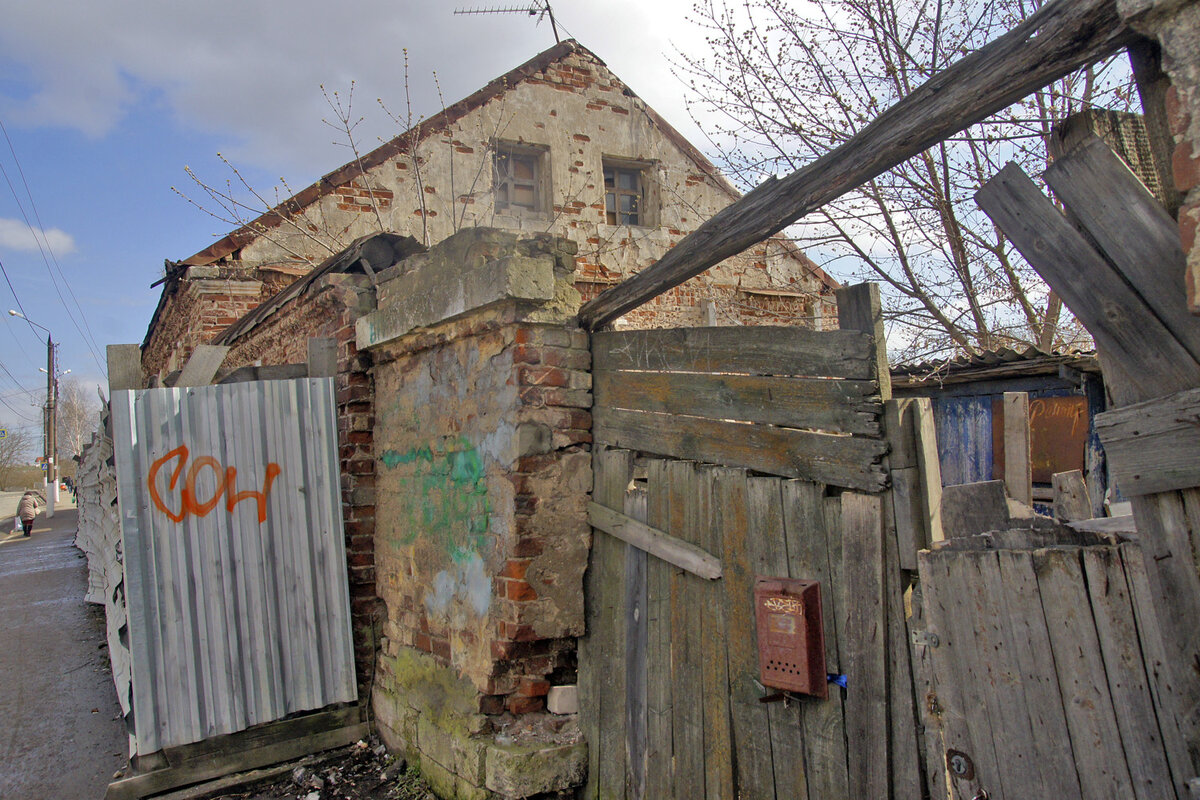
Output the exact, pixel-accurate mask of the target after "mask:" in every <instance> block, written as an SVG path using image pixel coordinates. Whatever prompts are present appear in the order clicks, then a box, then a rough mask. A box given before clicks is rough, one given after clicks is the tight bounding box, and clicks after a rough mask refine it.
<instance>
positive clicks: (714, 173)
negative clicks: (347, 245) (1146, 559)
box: [160, 39, 840, 288]
mask: <svg viewBox="0 0 1200 800" xmlns="http://www.w3.org/2000/svg"><path fill="white" fill-rule="evenodd" d="M576 53H577V54H580V55H582V56H584V57H586V58H588V59H590V60H592V61H594V62H596V64H598V65H599V66H602V67H605V68H607V66H608V65H607V64H605V63H604V61H603V60H602V59H601V58H600V57H599V56H597V55H596V54H595V53H593V52H592V51H590V50H588V49H587V48H586V47H584V46H583V45H581V44H579V42H577V41H575V40H574V39H567V40H566V41H563V42H560V43H559V44H556V45H555V46H554V47H551V48H549V49H548V50H544V51H543V52H541V53H539V54H538V55H536V56H534V57H533V58H531V59H529V60H528V61H526V62H525V63H524V64H522V65H521V66H519V67H517V68H516V69H513V70H511V71H509V72H507V73H505V74H504V75H501V76H500V77H498V78H496V79H494V80H492V81H491V82H489V83H488V84H487V85H486V86H484V87H483V88H482V89H480V90H478V91H477V92H475V93H474V94H471V95H469V96H468V97H465V98H463V99H462V100H459V101H458V102H457V103H454V104H453V105H451V106H449V107H447V108H445V109H443V110H442V111H441V112H440V113H438V114H435V115H434V116H432V117H430V118H429V119H426V120H422V121H421V122H418V123H417V124H416V125H414V126H413V127H412V128H410V129H409V130H407V131H405V132H403V133H401V134H399V135H398V136H396V137H394V138H392V139H391V140H390V141H388V142H386V143H384V144H382V145H380V146H379V147H377V148H375V149H374V150H372V151H371V152H369V153H367V154H366V155H364V156H363V157H362V158H361V159H359V160H357V161H352V162H350V163H347V164H345V165H343V166H341V167H339V168H338V169H336V170H334V171H333V172H330V173H328V174H327V175H324V176H322V177H321V178H320V179H319V180H317V181H316V182H315V183H313V184H312V185H310V186H308V187H307V188H305V189H302V190H301V191H299V192H297V193H296V194H294V195H292V196H291V197H290V198H288V199H287V200H285V201H283V202H282V203H280V204H279V205H277V206H276V207H275V208H273V209H271V210H270V211H267V212H265V213H263V214H261V215H259V216H258V217H257V218H255V219H253V220H251V221H250V222H248V223H246V224H245V225H243V226H242V227H240V228H238V229H237V230H235V231H233V232H232V233H230V234H228V235H227V236H225V237H224V238H222V239H220V240H219V241H217V242H215V243H213V244H212V245H210V246H208V247H206V248H204V249H203V250H201V251H200V252H198V253H196V254H195V255H192V256H190V257H188V258H185V259H183V260H182V261H179V262H176V263H175V264H174V265H171V266H169V267H168V271H167V275H166V277H165V278H164V280H166V281H169V280H170V279H172V278H174V277H176V276H177V275H178V274H180V273H182V272H183V271H185V270H186V269H187V268H188V267H190V266H203V265H207V264H212V263H214V262H216V261H219V260H221V259H222V258H225V257H226V256H229V255H231V254H233V253H234V252H236V251H237V250H238V249H240V248H242V247H244V246H246V245H248V244H250V243H251V242H253V241H254V240H255V239H257V238H258V236H259V233H258V232H261V231H262V230H263V229H265V228H274V227H277V226H278V225H280V224H281V222H282V220H283V216H284V215H285V214H295V213H297V212H299V211H301V210H302V209H304V208H307V207H309V206H311V205H312V204H313V203H315V202H317V201H318V200H319V199H320V198H321V197H323V196H325V195H328V194H330V193H331V192H333V191H334V190H335V189H337V188H339V187H341V186H344V185H346V184H348V183H350V182H351V181H353V180H354V179H355V178H357V177H359V176H360V175H361V174H362V172H363V171H365V170H369V169H372V168H374V167H377V166H379V165H380V164H383V163H386V162H387V161H388V160H389V159H392V158H394V157H396V156H398V155H401V154H403V153H404V152H406V149H411V148H412V147H413V146H414V144H415V143H417V142H421V141H423V140H424V139H425V138H426V137H428V136H429V135H430V134H432V133H434V132H436V131H438V130H443V129H445V127H446V126H448V125H451V124H453V123H454V122H456V121H458V120H459V119H461V118H463V117H465V116H466V115H467V114H469V113H470V112H472V111H475V110H476V109H479V108H481V107H483V106H484V105H486V104H487V103H488V102H489V101H491V100H493V99H494V98H496V97H499V96H500V95H502V94H503V93H505V92H507V91H508V90H510V89H512V88H513V87H514V86H516V85H517V84H519V83H522V82H524V81H526V80H528V79H529V78H532V77H534V76H536V75H537V74H538V73H540V72H543V71H545V70H546V69H547V68H548V67H550V66H551V65H553V64H554V63H556V62H558V61H561V60H563V59H564V58H566V57H568V56H570V55H572V54H576ZM615 77H616V76H614V78H615ZM617 81H618V83H620V85H621V86H622V88H623V89H624V92H625V94H626V95H628V96H629V97H632V98H634V99H637V100H639V101H640V103H639V105H640V107H641V109H642V111H643V113H644V114H645V115H646V117H647V119H649V120H650V122H651V124H652V125H654V126H655V127H656V128H657V129H658V130H659V131H660V132H661V133H662V134H663V136H664V137H665V138H666V139H667V140H668V141H670V142H671V143H672V144H674V145H675V147H677V148H678V149H679V150H680V151H681V152H682V153H683V154H684V155H686V156H687V157H688V159H689V160H690V161H692V162H693V163H694V164H695V166H696V168H697V169H698V170H700V172H702V173H703V174H704V175H705V176H706V177H708V178H710V179H711V180H712V181H713V183H714V184H715V185H716V186H717V187H719V188H720V189H721V190H722V191H724V192H725V193H726V194H728V195H729V197H730V199H731V200H736V199H738V198H739V197H741V192H739V191H738V190H737V189H736V188H735V187H734V186H733V184H732V183H730V182H729V180H728V179H727V178H726V177H725V176H724V175H722V174H721V172H720V170H718V169H717V167H716V166H715V165H714V164H713V163H712V162H711V161H709V160H708V158H707V157H705V155H704V154H703V153H701V152H700V150H698V149H697V148H696V146H695V145H693V144H692V143H691V142H689V141H688V140H687V138H686V137H684V135H683V134H681V133H680V132H679V131H677V130H676V129H675V128H674V127H672V126H671V124H670V123H669V122H667V121H666V120H665V119H663V118H662V117H661V116H660V115H659V114H658V112H656V111H655V110H654V109H652V108H650V106H649V105H647V104H646V102H645V101H642V100H641V98H639V97H638V96H637V95H636V94H635V93H634V92H633V91H632V90H631V89H629V87H628V86H626V85H625V83H624V81H621V80H620V79H619V78H617ZM778 241H780V242H782V243H784V244H785V246H786V245H790V244H791V243H790V242H788V241H787V240H785V239H779V240H778ZM787 249H788V251H789V253H790V254H791V255H793V256H795V257H797V258H799V259H800V260H801V261H802V262H803V263H804V265H805V267H806V268H808V269H809V270H810V271H811V272H812V274H813V275H814V276H815V277H816V278H817V279H818V280H819V281H820V282H821V283H823V284H825V285H826V286H828V287H831V288H836V287H837V286H839V285H840V284H839V283H838V282H837V281H835V280H834V279H833V278H832V277H830V276H829V274H828V273H826V272H825V271H824V270H823V269H821V268H820V267H819V266H817V265H816V264H815V263H813V262H812V261H811V260H810V259H809V258H808V257H807V256H805V255H804V253H803V252H802V251H800V250H799V248H796V247H794V246H791V247H788V248H787ZM160 282H161V281H160Z"/></svg>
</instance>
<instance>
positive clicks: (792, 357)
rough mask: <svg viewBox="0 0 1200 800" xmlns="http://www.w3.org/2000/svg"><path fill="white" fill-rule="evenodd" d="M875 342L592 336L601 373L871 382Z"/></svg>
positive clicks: (767, 333) (715, 335) (721, 334)
mask: <svg viewBox="0 0 1200 800" xmlns="http://www.w3.org/2000/svg"><path fill="white" fill-rule="evenodd" d="M871 352H872V351H871V341H870V339H869V338H868V337H867V336H864V335H862V334H861V333H857V332H854V331H813V330H808V329H806V328H797V327H786V328H784V327H768V326H746V327H733V328H730V327H724V328H669V329H664V330H639V331H603V332H599V333H596V334H593V336H592V368H593V369H595V370H597V371H607V372H615V371H618V370H645V371H651V372H701V373H707V372H728V373H745V374H748V375H797V376H806V377H813V378H848V379H851V380H870V379H871V363H870V360H869V359H870V358H871Z"/></svg>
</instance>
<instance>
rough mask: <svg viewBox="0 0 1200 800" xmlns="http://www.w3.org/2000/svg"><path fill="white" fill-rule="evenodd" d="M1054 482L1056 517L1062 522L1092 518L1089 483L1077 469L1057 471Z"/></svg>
mask: <svg viewBox="0 0 1200 800" xmlns="http://www.w3.org/2000/svg"><path fill="white" fill-rule="evenodd" d="M1051 481H1052V482H1053V484H1054V518H1055V519H1056V520H1058V521H1060V522H1076V521H1078V520H1081V519H1091V518H1092V503H1091V500H1089V499H1088V490H1087V483H1086V482H1085V481H1084V479H1083V473H1082V472H1080V471H1079V470H1077V469H1073V470H1071V471H1070V472H1056V473H1054V476H1053V477H1052V478H1051Z"/></svg>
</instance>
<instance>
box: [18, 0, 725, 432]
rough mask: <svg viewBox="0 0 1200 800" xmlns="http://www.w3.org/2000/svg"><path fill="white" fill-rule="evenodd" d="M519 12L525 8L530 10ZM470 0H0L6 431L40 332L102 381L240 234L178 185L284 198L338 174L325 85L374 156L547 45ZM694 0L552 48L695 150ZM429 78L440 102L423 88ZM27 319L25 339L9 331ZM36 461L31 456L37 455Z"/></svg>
mask: <svg viewBox="0 0 1200 800" xmlns="http://www.w3.org/2000/svg"><path fill="white" fill-rule="evenodd" d="M514 5H515V6H518V7H525V5H526V1H525V0H516V2H515V3H514ZM488 6H492V7H497V6H496V3H495V0H493V1H492V2H487V1H486V0H485V1H484V2H479V3H473V2H470V0H459V2H458V3H457V4H456V3H455V2H447V3H443V2H439V0H342V2H329V0H205V2H200V3H182V2H174V1H173V0H105V1H104V2H83V0H39V2H29V0H0V125H2V126H3V131H2V132H0V265H3V268H4V269H3V273H4V274H3V275H2V276H0V298H2V299H0V320H2V321H0V366H2V369H0V427H7V428H9V429H26V430H28V431H29V432H30V433H32V434H34V435H36V436H37V437H38V440H39V441H40V436H41V411H40V406H41V404H42V402H43V399H44V392H45V389H46V375H45V374H44V373H42V372H39V371H38V368H39V367H42V368H43V369H44V368H45V364H46V330H45V329H49V331H50V332H51V333H52V335H53V339H54V341H55V342H56V343H58V345H59V347H58V370H59V371H60V372H61V371H64V370H68V369H69V370H70V371H71V372H70V375H69V376H67V378H68V379H79V380H80V381H82V382H83V383H85V384H87V385H89V386H94V385H103V384H104V381H105V379H104V370H103V365H104V358H105V350H104V348H105V345H108V344H120V343H134V342H136V343H140V342H141V341H142V339H143V337H144V336H145V333H146V327H147V325H148V323H149V321H150V316H151V314H152V313H153V311H154V307H155V304H156V302H157V299H158V296H159V289H158V288H151V286H150V284H152V283H153V282H154V281H156V280H158V278H159V277H161V275H162V271H163V262H164V260H166V259H170V260H172V261H174V260H178V259H182V258H186V257H187V256H189V255H191V254H193V253H195V252H197V251H199V250H201V249H203V248H204V247H207V246H208V245H209V244H211V243H212V242H213V241H214V240H215V239H217V238H220V237H221V236H223V235H224V234H226V233H228V232H229V230H230V229H231V227H232V226H230V225H228V224H225V223H223V222H221V221H219V220H216V219H214V218H212V217H211V216H208V215H206V214H205V213H204V212H203V211H202V210H200V209H198V208H196V207H195V206H193V205H190V204H189V203H188V202H187V201H186V200H184V199H183V198H181V197H180V196H179V195H178V194H177V193H176V192H175V191H173V190H172V187H177V188H178V189H180V190H181V191H183V192H184V193H185V194H189V195H192V196H195V195H197V194H198V190H197V189H196V187H195V186H194V185H193V184H192V183H191V179H190V178H189V177H188V176H187V174H186V173H185V171H184V169H185V167H190V168H191V169H192V170H193V171H194V172H195V173H196V174H197V175H199V176H200V177H201V178H202V179H204V180H207V181H211V182H216V183H223V182H224V181H225V180H226V179H227V178H231V177H232V175H231V174H230V173H229V171H228V168H227V167H225V166H224V165H223V164H222V162H221V160H220V159H218V157H217V155H216V154H217V153H222V154H223V155H224V156H225V157H227V158H228V159H229V160H230V161H231V162H232V163H234V164H235V165H237V167H238V168H239V169H240V170H241V171H242V172H243V174H245V175H246V177H247V178H248V180H249V181H250V183H251V184H252V185H255V186H257V187H261V188H264V189H267V190H270V189H272V188H273V187H274V186H275V185H277V184H278V183H279V180H280V178H281V177H282V178H285V179H286V180H287V183H288V185H290V186H291V187H293V188H294V189H299V188H301V187H304V186H307V185H309V184H310V183H312V182H313V181H314V180H316V179H317V178H318V177H319V176H321V175H322V174H324V173H327V172H329V171H331V170H333V169H335V168H336V167H338V166H341V165H342V164H343V163H345V162H346V161H347V160H349V154H348V151H347V150H346V149H345V147H343V146H338V145H335V144H334V143H333V140H334V139H335V138H336V134H335V133H334V131H332V130H331V129H330V128H328V127H327V126H325V125H324V124H322V119H323V118H330V110H329V108H328V106H327V105H326V104H325V103H326V101H325V99H324V98H323V96H322V93H321V89H320V86H321V85H322V84H323V85H324V86H325V87H326V90H327V91H338V92H339V95H340V96H341V97H343V98H344V97H345V96H346V93H347V91H348V90H349V88H350V85H351V81H354V82H355V86H354V94H353V103H354V109H355V116H356V117H357V116H359V115H362V116H363V117H364V120H363V122H362V123H361V126H360V127H359V129H357V130H356V131H355V134H356V136H357V137H358V138H359V140H360V141H361V142H363V143H364V144H365V145H366V149H371V148H372V147H374V146H375V145H377V144H378V143H379V140H380V137H382V138H384V139H387V138H390V137H391V136H393V135H394V134H395V133H396V132H397V130H396V126H395V125H394V124H393V123H392V122H391V120H389V119H388V117H387V116H386V114H385V113H384V112H383V111H382V110H381V109H380V107H379V105H378V103H377V102H376V98H382V99H383V100H384V102H385V103H387V105H388V106H389V107H390V108H391V109H392V111H393V112H399V113H401V114H404V113H405V112H404V108H405V98H406V93H405V77H404V75H405V68H404V67H405V58H406V51H407V60H408V71H409V79H408V87H409V91H410V93H411V96H412V106H413V109H412V110H413V115H414V117H416V116H431V115H433V114H434V113H436V112H437V111H439V110H440V108H441V101H440V100H439V99H438V93H437V91H438V90H437V85H440V88H441V93H442V96H443V97H444V99H445V103H446V104H447V105H448V104H450V103H452V102H454V101H456V100H458V99H460V98H462V97H465V96H466V95H468V94H470V93H471V92H473V91H475V90H476V89H478V88H480V87H482V86H483V85H484V84H486V83H487V82H488V81H489V80H491V79H492V78H495V77H497V76H499V75H501V74H503V73H505V72H507V71H508V70H510V69H512V68H513V67H515V66H517V65H519V64H521V63H523V62H524V61H526V60H528V59H529V58H531V57H533V56H534V55H536V54H537V53H539V52H541V51H542V50H544V49H546V48H548V47H551V46H552V45H553V44H554V36H553V33H552V31H551V28H550V25H549V22H548V21H543V22H541V23H540V24H539V23H538V22H537V19H536V18H531V17H530V16H528V15H526V14H521V13H518V14H489V15H454V14H453V11H454V10H455V9H456V8H486V7H488ZM690 8H691V0H652V2H650V1H648V0H604V2H600V1H599V0H559V1H558V2H555V3H554V11H555V17H556V19H557V20H558V22H559V23H560V35H562V37H563V38H568V37H573V38H576V39H578V40H579V41H580V42H581V43H582V44H584V45H585V46H587V47H588V48H589V49H591V50H592V51H593V52H595V53H596V54H597V55H598V56H599V57H600V58H601V59H603V60H604V61H605V62H606V63H607V64H608V65H609V67H610V68H611V69H612V70H613V71H614V72H615V73H616V74H617V75H618V76H620V77H621V79H622V80H624V81H625V83H626V84H628V85H629V86H630V87H631V88H632V89H633V90H634V91H635V92H637V93H638V94H639V95H640V96H641V97H642V98H643V99H645V100H646V101H647V102H648V103H649V104H650V105H651V106H652V107H653V108H655V109H656V110H657V111H658V112H659V113H661V114H662V115H663V116H664V117H666V119H667V120H668V121H670V122H671V123H672V124H673V125H675V126H676V127H677V128H679V129H680V130H681V132H683V133H684V135H686V136H687V137H688V138H690V139H691V140H692V141H693V142H694V143H695V144H697V146H700V147H702V148H703V145H704V141H703V138H702V136H701V134H700V132H699V131H698V129H697V128H696V127H695V126H694V125H693V124H692V123H691V121H690V120H689V117H688V113H687V111H686V110H685V107H684V94H685V92H684V87H683V84H682V83H681V82H680V81H679V80H678V79H677V78H675V77H674V76H673V74H672V71H671V63H670V62H671V59H672V57H673V54H674V52H675V49H676V48H679V49H680V50H683V51H685V52H688V53H693V54H694V53H698V52H701V50H702V48H703V47H704V42H703V35H702V32H701V31H700V29H699V28H698V27H696V26H695V25H693V24H690V23H689V22H688V20H687V16H688V13H689V10H690ZM435 72H436V75H437V85H435V81H434V77H433V75H434V73H435ZM9 309H14V310H18V311H19V312H21V313H23V314H24V315H25V316H26V317H27V318H28V319H29V320H30V321H31V322H32V323H36V324H37V325H38V326H41V327H35V326H34V325H32V324H29V323H26V322H25V321H23V320H21V319H20V318H17V317H13V316H10V315H9V314H8V313H7V312H8V310H9ZM38 449H39V451H40V445H39V447H38Z"/></svg>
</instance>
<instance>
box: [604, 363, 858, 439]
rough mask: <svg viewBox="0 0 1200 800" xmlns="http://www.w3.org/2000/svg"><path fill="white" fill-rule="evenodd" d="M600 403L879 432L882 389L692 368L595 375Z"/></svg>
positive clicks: (844, 382) (837, 430)
mask: <svg viewBox="0 0 1200 800" xmlns="http://www.w3.org/2000/svg"><path fill="white" fill-rule="evenodd" d="M592 389H593V392H594V393H595V398H596V405H598V406H602V407H604V408H629V409H636V410H639V411H653V412H657V413H660V414H684V415H687V416H692V417H707V418H709V419H728V420H738V421H740V422H760V423H764V424H768V425H791V426H795V425H796V423H797V421H799V420H803V422H804V424H805V425H807V426H808V427H810V428H815V429H818V430H823V431H829V432H830V433H861V434H867V435H871V436H878V435H879V415H880V411H881V409H880V404H879V388H878V385H877V384H876V383H875V382H874V381H851V380H829V379H828V378H790V377H785V376H766V377H764V376H761V375H712V374H695V373H687V372H609V371H597V372H595V373H594V374H593V376H592Z"/></svg>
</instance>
